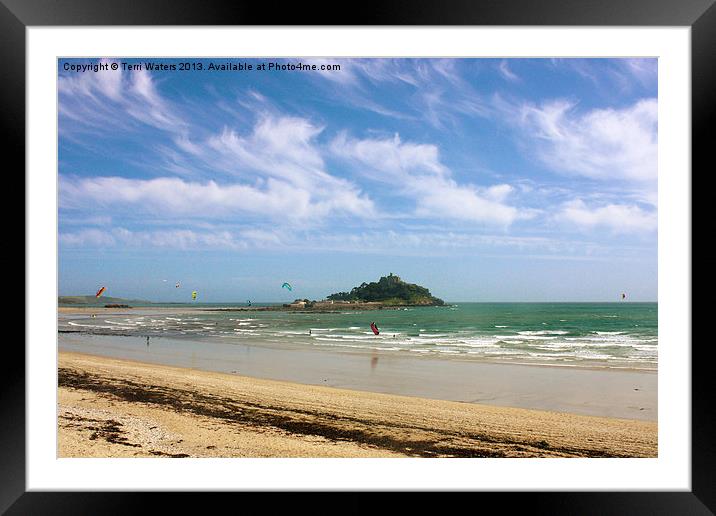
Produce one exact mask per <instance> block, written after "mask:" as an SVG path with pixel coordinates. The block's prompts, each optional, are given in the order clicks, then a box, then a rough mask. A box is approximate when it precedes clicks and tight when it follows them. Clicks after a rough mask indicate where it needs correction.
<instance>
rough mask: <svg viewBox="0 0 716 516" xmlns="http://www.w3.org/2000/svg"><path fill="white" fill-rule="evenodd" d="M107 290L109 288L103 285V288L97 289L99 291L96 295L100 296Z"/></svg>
mask: <svg viewBox="0 0 716 516" xmlns="http://www.w3.org/2000/svg"><path fill="white" fill-rule="evenodd" d="M105 290H107V289H106V288H104V287H101V288H100V289H99V290H98V291H97V293H96V294H95V295H94V297H99V296H101V295H102V294H104V291H105Z"/></svg>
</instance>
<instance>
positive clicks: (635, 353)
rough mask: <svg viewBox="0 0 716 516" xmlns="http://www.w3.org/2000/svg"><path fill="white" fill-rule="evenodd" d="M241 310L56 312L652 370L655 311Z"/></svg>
mask: <svg viewBox="0 0 716 516" xmlns="http://www.w3.org/2000/svg"><path fill="white" fill-rule="evenodd" d="M264 305H265V306H270V305H271V303H264ZM245 306H246V305H245V303H238V304H236V305H232V304H230V303H222V304H209V303H192V304H186V305H184V304H170V305H160V304H153V305H152V306H151V307H149V306H148V307H135V308H132V309H130V310H126V311H124V312H122V313H114V314H105V313H102V312H101V311H100V310H98V312H97V314H96V315H95V316H94V317H92V316H91V315H86V314H73V313H61V314H60V315H59V317H58V330H59V331H60V332H61V333H85V334H92V335H118V336H120V335H124V336H132V337H150V338H153V339H156V338H163V337H165V338H171V339H174V340H185V341H194V342H202V341H211V342H212V343H215V344H221V345H226V346H232V345H242V346H246V345H250V346H263V347H272V348H281V347H283V346H288V347H292V348H306V349H321V350H325V351H334V352H336V353H341V352H344V353H351V352H352V353H360V352H372V353H375V352H380V353H397V354H401V355H403V356H409V355H412V356H426V357H441V358H451V359H456V360H483V361H491V362H512V363H529V364H538V365H555V366H564V367H580V366H583V367H584V366H586V367H610V368H611V367H613V368H630V369H647V370H656V369H657V358H658V319H657V315H658V314H657V313H658V305H657V303H636V302H619V303H451V304H446V305H445V306H435V307H408V308H399V309H383V310H365V311H363V310H340V308H339V307H337V310H336V312H330V313H317V312H310V311H278V310H277V311H245V310H226V309H230V308H232V307H245ZM258 306H260V304H256V303H254V305H253V308H257V307H258ZM152 308H163V309H164V310H165V311H159V310H155V311H152ZM167 308H175V309H176V311H173V310H166V309H167ZM371 322H375V324H376V326H377V328H378V329H379V332H380V333H379V334H378V335H375V334H374V333H373V332H372V331H371V328H370V324H371Z"/></svg>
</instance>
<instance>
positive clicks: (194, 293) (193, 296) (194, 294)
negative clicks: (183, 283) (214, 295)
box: [191, 290, 196, 299]
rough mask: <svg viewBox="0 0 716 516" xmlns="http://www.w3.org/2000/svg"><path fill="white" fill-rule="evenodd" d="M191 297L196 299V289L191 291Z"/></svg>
mask: <svg viewBox="0 0 716 516" xmlns="http://www.w3.org/2000/svg"><path fill="white" fill-rule="evenodd" d="M191 298H192V299H196V290H195V291H193V292H192V293H191Z"/></svg>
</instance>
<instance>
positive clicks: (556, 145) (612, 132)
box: [520, 99, 658, 186]
mask: <svg viewBox="0 0 716 516" xmlns="http://www.w3.org/2000/svg"><path fill="white" fill-rule="evenodd" d="M657 108H658V106H657V101H656V99H644V100H640V101H638V102H636V103H635V104H634V105H633V106H630V107H627V108H624V109H593V110H590V111H588V112H586V113H579V112H577V110H576V104H575V103H573V102H568V101H565V100H556V101H552V102H549V103H546V104H543V105H542V106H539V107H537V106H533V105H524V106H522V109H521V113H520V114H521V119H520V123H521V126H522V130H523V131H524V133H525V134H526V135H527V136H528V137H530V138H533V139H534V140H536V141H535V142H534V143H535V146H536V152H537V155H538V156H539V157H540V158H541V159H542V160H543V161H544V162H545V163H546V164H547V165H549V166H550V167H552V168H553V169H554V170H556V171H561V172H565V173H571V174H576V175H581V176H586V177H590V178H592V179H600V180H614V179H618V180H626V181H637V182H641V183H650V182H651V183H654V186H655V182H656V178H657V112H658V109H657Z"/></svg>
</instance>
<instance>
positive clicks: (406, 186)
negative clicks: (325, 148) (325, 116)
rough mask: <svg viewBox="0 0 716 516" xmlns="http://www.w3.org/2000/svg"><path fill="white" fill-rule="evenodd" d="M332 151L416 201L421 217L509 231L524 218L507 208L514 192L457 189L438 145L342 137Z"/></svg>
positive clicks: (499, 187)
mask: <svg viewBox="0 0 716 516" xmlns="http://www.w3.org/2000/svg"><path fill="white" fill-rule="evenodd" d="M331 150H332V152H333V153H334V154H335V155H336V156H339V157H341V158H342V159H344V160H346V161H348V162H349V163H351V164H352V166H353V168H355V169H356V170H358V171H359V172H360V173H361V174H363V175H364V176H366V177H369V178H370V179H372V180H375V181H381V182H383V183H387V184H389V185H391V186H392V187H393V190H394V191H395V192H396V193H398V194H400V195H403V196H406V197H409V198H411V199H412V200H413V201H414V202H415V205H416V214H417V215H419V216H423V217H437V218H442V217H446V218H454V219H463V220H470V221H475V222H486V223H490V224H498V225H504V226H506V225H509V224H511V223H512V222H514V221H515V220H516V219H518V218H520V216H521V214H520V213H519V212H518V210H517V209H516V208H514V207H512V206H509V205H507V204H505V203H504V202H503V201H504V200H505V198H506V197H507V196H508V195H509V193H510V192H511V191H512V188H511V187H510V186H509V185H504V184H503V185H494V186H492V187H490V188H479V187H477V186H474V185H459V184H457V183H456V182H455V181H454V180H453V179H452V178H451V177H450V175H451V173H450V170H449V169H448V168H447V167H445V166H444V165H443V164H442V163H440V159H439V152H438V148H437V147H436V146H435V145H430V144H415V143H409V142H406V143H403V142H402V141H401V140H400V137H399V136H398V135H397V134H396V135H395V136H394V137H393V138H385V139H365V140H357V139H352V138H349V137H348V136H347V135H346V134H345V133H342V134H340V135H339V136H338V137H336V138H335V139H334V140H333V142H332V144H331Z"/></svg>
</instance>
